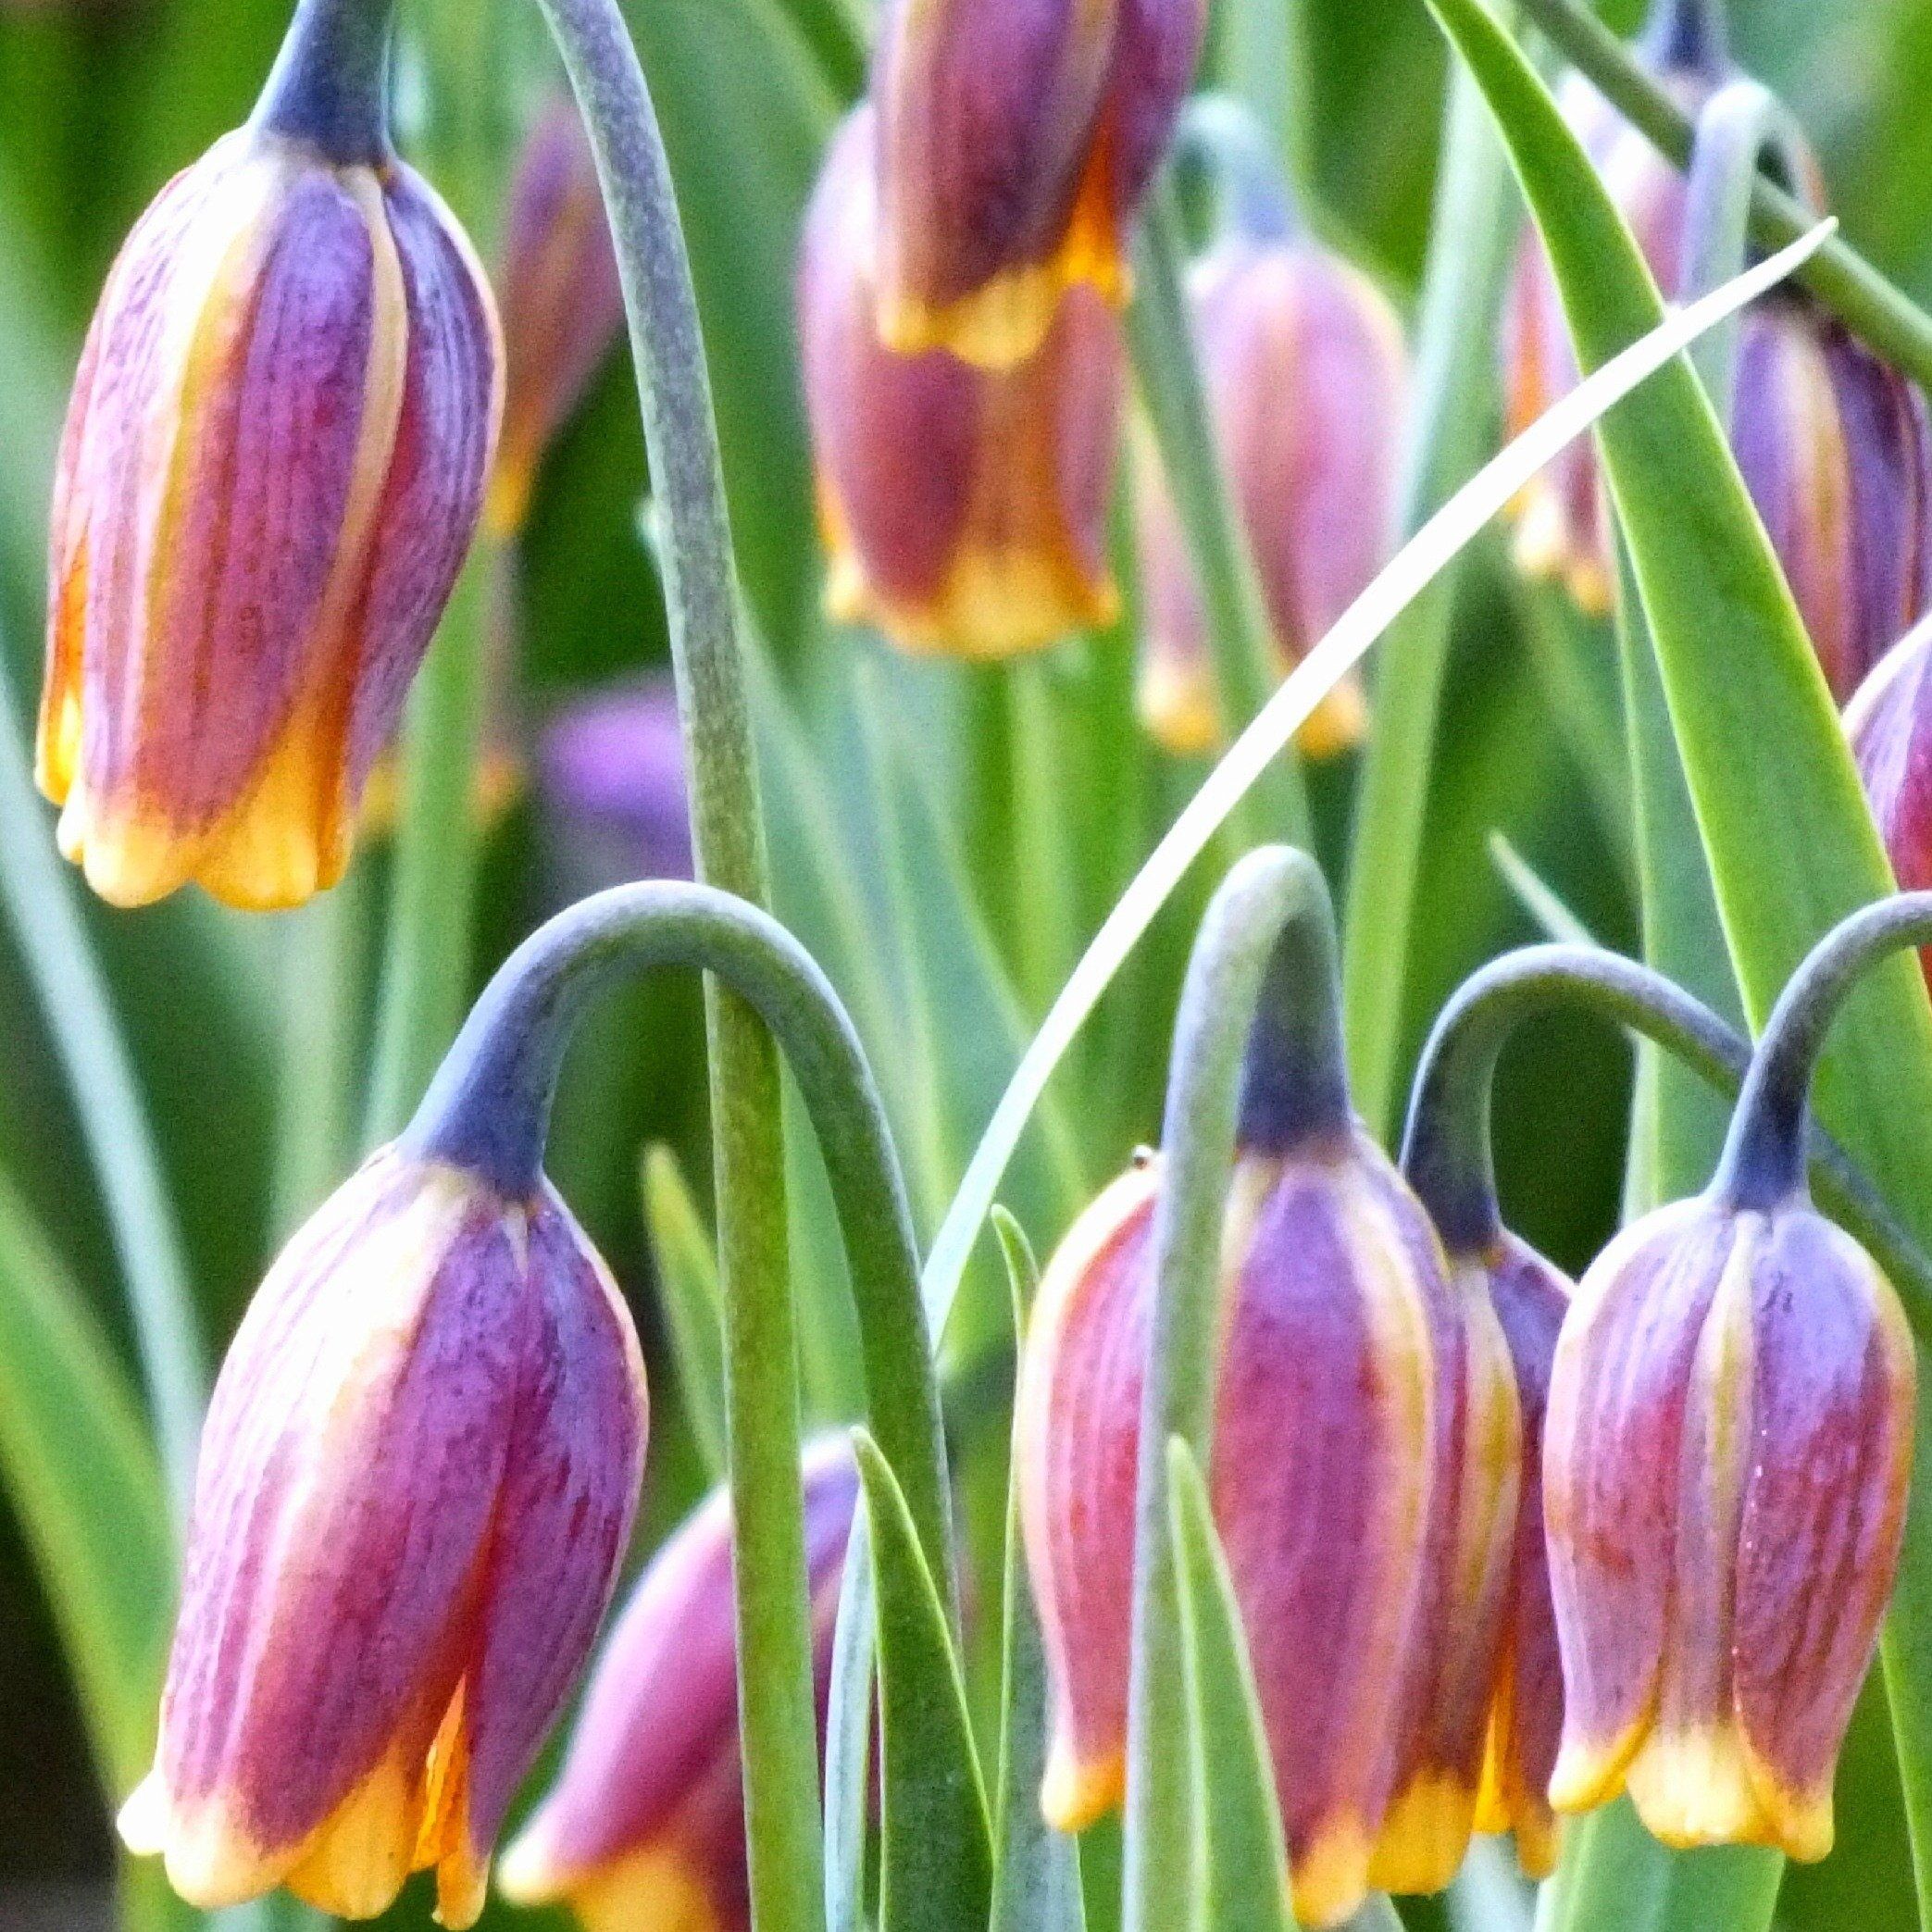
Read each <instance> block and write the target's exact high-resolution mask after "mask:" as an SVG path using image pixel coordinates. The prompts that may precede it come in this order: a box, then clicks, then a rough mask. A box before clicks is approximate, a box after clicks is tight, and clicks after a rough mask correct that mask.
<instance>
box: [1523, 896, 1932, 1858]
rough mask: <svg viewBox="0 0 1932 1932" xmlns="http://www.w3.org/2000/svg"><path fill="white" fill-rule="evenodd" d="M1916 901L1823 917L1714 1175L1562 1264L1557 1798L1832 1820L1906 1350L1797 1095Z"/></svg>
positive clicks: (1660, 1830) (1814, 1827)
mask: <svg viewBox="0 0 1932 1932" xmlns="http://www.w3.org/2000/svg"><path fill="white" fill-rule="evenodd" d="M1901 911H1903V912H1905V913H1908V914H1916V915H1918V916H1919V917H1918V924H1917V926H1916V927H1915V928H1913V927H1908V926H1906V925H1903V924H1901V923H1900V922H1899V920H1898V917H1897V916H1898V914H1899V913H1900V912H1901ZM1924 913H1925V902H1924V901H1923V900H1921V901H1919V902H1918V903H1917V904H1913V902H1909V901H1892V902H1881V903H1880V904H1879V905H1877V906H1876V907H1872V908H1867V910H1866V911H1865V912H1864V913H1863V914H1859V915H1855V916H1853V917H1852V918H1851V919H1850V920H1848V921H1846V923H1845V925H1844V926H1843V927H1841V928H1840V929H1839V930H1838V931H1837V932H1835V933H1833V934H1831V935H1829V936H1827V938H1826V940H1825V941H1822V942H1821V944H1820V945H1819V947H1818V948H1817V949H1816V951H1815V952H1814V954H1813V955H1812V957H1811V959H1809V960H1807V961H1806V963H1805V965H1804V966H1801V968H1800V970H1799V972H1798V973H1797V974H1795V975H1794V976H1793V978H1792V980H1791V983H1790V984H1789V986H1788V987H1787V989H1786V991H1785V993H1784V995H1783V997H1782V998H1781V999H1780V1001H1779V1003H1778V1005H1777V1007H1776V1010H1775V1011H1774V1012H1773V1014H1772V1016H1771V1018H1770V1020H1769V1021H1768V1022H1767V1024H1766V1027H1765V1029H1764V1037H1763V1039H1762V1041H1760V1043H1759V1046H1758V1049H1757V1052H1756V1054H1755V1056H1754V1058H1753V1061H1752V1064H1751V1073H1750V1075H1749V1077H1748V1078H1747V1079H1746V1082H1745V1088H1744V1092H1743V1095H1742V1096H1741V1098H1740V1100H1739V1106H1738V1111H1737V1114H1736V1116H1734V1118H1733V1122H1732V1126H1731V1131H1730V1135H1729V1139H1728V1142H1727V1144H1726V1150H1725V1154H1724V1158H1723V1160H1722V1162H1721V1163H1720V1165H1719V1169H1718V1173H1717V1177H1716V1178H1715V1179H1714V1181H1713V1183H1712V1185H1711V1187H1710V1189H1709V1190H1707V1191H1706V1192H1705V1193H1704V1194H1703V1195H1701V1196H1700V1197H1699V1198H1698V1199H1696V1200H1693V1201H1685V1202H1678V1203H1674V1204H1673V1205H1671V1206H1668V1207H1664V1208H1661V1209H1659V1210H1658V1211H1657V1212H1655V1213H1654V1214H1651V1215H1646V1216H1644V1217H1643V1219H1641V1220H1639V1221H1638V1222H1636V1223H1634V1224H1633V1225H1632V1226H1631V1227H1629V1228H1626V1229H1625V1231H1624V1232H1623V1233H1622V1234H1621V1235H1620V1236H1619V1237H1618V1238H1617V1239H1616V1240H1614V1241H1613V1242H1612V1243H1611V1245H1610V1246H1609V1247H1608V1248H1607V1249H1606V1250H1605V1251H1604V1253H1602V1255H1601V1256H1600V1257H1599V1258H1598V1260H1597V1261H1596V1263H1595V1264H1594V1265H1592V1266H1591V1267H1590V1269H1589V1272H1588V1273H1587V1274H1586V1275H1585V1276H1584V1278H1583V1280H1582V1282H1581V1283H1580V1284H1579V1286H1578V1288H1577V1300H1576V1304H1575V1308H1574V1311H1573V1313H1572V1315H1571V1318H1570V1320H1569V1322H1568V1323H1567V1324H1566V1325H1565V1326H1564V1330H1563V1333H1562V1335H1561V1337H1560V1338H1559V1340H1558V1342H1557V1347H1556V1356H1555V1362H1554V1366H1553V1369H1552V1377H1551V1385H1550V1403H1549V1412H1548V1417H1547V1421H1546V1425H1545V1448H1544V1465H1543V1489H1544V1508H1545V1517H1546V1527H1547V1529H1548V1535H1549V1548H1550V1575H1551V1586H1552V1595H1553V1598H1554V1602H1555V1607H1556V1619H1557V1630H1558V1635H1559V1639H1560V1641H1561V1646H1562V1652H1563V1667H1564V1683H1565V1686H1566V1693H1567V1699H1566V1705H1565V1710H1564V1730H1563V1744H1562V1750H1561V1752H1560V1754H1559V1756H1558V1759H1557V1763H1556V1767H1555V1772H1554V1775H1553V1776H1552V1782H1551V1799H1552V1802H1553V1803H1554V1805H1555V1806H1556V1808H1557V1809H1558V1810H1559V1811H1575V1810H1581V1809H1583V1808H1585V1807H1587V1806H1589V1805H1593V1804H1599V1803H1602V1802H1603V1801H1605V1800H1607V1799H1609V1798H1612V1797H1614V1796H1615V1794H1616V1793H1617V1792H1618V1791H1619V1790H1622V1789H1628V1791H1629V1794H1630V1797H1631V1799H1632V1800H1633V1801H1634V1802H1635V1803H1636V1806H1637V1809H1638V1812H1639V1815H1640V1816H1641V1817H1642V1818H1643V1820H1644V1822H1645V1824H1646V1825H1648V1826H1650V1828H1651V1830H1652V1832H1654V1833H1655V1834H1656V1835H1657V1836H1658V1837H1659V1838H1661V1839H1664V1841H1665V1842H1666V1843H1668V1844H1672V1845H1679V1846H1688V1845H1708V1844H1739V1843H1743V1844H1761V1845H1773V1846H1776V1847H1777V1848H1779V1849H1780V1850H1782V1851H1785V1852H1787V1853H1788V1854H1789V1855H1790V1856H1791V1857H1793V1858H1799V1859H1815V1858H1821V1857H1823V1856H1824V1854H1825V1853H1826V1851H1829V1849H1830V1847H1831V1840H1832V1810H1831V1778H1832V1772H1833V1769H1834V1766H1835V1764H1836V1762H1837V1758H1838V1753H1839V1746H1840V1745H1841V1743H1842V1742H1843V1740H1844V1735H1845V1727H1846V1726H1847V1724H1848V1723H1849V1722H1850V1720H1851V1708H1852V1704H1853V1702H1854V1701H1855V1700H1856V1698H1857V1695H1858V1689H1859V1686H1860V1684H1861V1683H1862V1682H1863V1678H1864V1675H1865V1671H1866V1668H1867V1666H1868V1665H1869V1664H1870V1663H1871V1659H1872V1653H1873V1651H1874V1649H1875V1648H1876V1643H1877V1638H1878V1627H1879V1623H1880V1620H1881V1618H1882V1616H1883V1614H1884V1610H1885V1603H1886V1599H1887V1597H1888V1594H1889V1592H1890V1589H1891V1583H1892V1577H1893V1575H1894V1574H1895V1571H1896V1568H1897V1564H1898V1556H1899V1547H1900V1541H1901V1537H1902V1534H1903V1528H1904V1513H1905V1490H1906V1482H1907V1478H1908V1477H1909V1475H1910V1472H1911V1464H1912V1435H1913V1427H1912V1422H1913V1385H1914V1376H1915V1365H1914V1359H1913V1350H1912V1343H1911V1338H1910V1336H1909V1334H1908V1333H1907V1330H1906V1327H1905V1318H1904V1314H1903V1311H1902V1310H1901V1307H1900V1305H1899V1301H1898V1297H1897V1295H1896V1294H1895V1293H1894V1291H1893V1290H1892V1288H1891V1285H1890V1284H1889V1282H1888V1280H1887V1279H1886V1278H1885V1276H1884V1274H1883V1273H1882V1272H1881V1271H1880V1269H1879V1267H1878V1266H1877V1265H1876V1262H1874V1260H1873V1259H1872V1257H1871V1256H1870V1255H1869V1254H1868V1253H1865V1251H1864V1249H1863V1247H1861V1246H1860V1245H1859V1243H1858V1242H1857V1241H1855V1240H1852V1238H1851V1236H1850V1235H1848V1234H1846V1233H1845V1232H1843V1231H1842V1230H1841V1229H1840V1228H1838V1227H1836V1226H1834V1225H1833V1223H1831V1222H1830V1221H1828V1220H1826V1218H1825V1216H1824V1215H1821V1214H1819V1213H1818V1211H1817V1210H1816V1209H1815V1208H1814V1206H1813V1205H1812V1203H1811V1200H1810V1197H1809V1194H1808V1192H1807V1190H1806V1184H1805V1162H1806V1156H1807V1146H1808V1142H1807V1135H1808V1125H1809V1116H1808V1112H1807V1106H1806V1098H1805V1096H1806V1089H1807V1088H1808V1086H1809V1084H1810V1079H1811V1072H1812V1065H1813V1062H1814V1058H1815V1055H1816V1052H1817V1048H1818V1043H1819V1041H1821V1040H1822V1038H1823V1035H1824V1032H1825V1028H1826V1023H1827V1020H1828V1015H1829V1012H1830V1010H1831V1008H1832V1007H1833V1006H1835V1005H1836V1003H1837V1002H1838V1000H1839V998H1840V997H1841V996H1842V994H1843V993H1844V991H1846V990H1847V989H1848V988H1849V987H1850V985H1851V983H1852V981H1853V979H1854V978H1855V976H1856V974H1857V973H1858V971H1859V970H1861V969H1862V966H1863V964H1864V963H1865V961H1866V960H1868V959H1869V958H1870V957H1871V956H1873V954H1874V953H1875V952H1876V951H1880V950H1890V949H1891V948H1892V947H1893V946H1895V945H1896V944H1898V943H1899V942H1900V941H1901V939H1903V938H1911V937H1914V936H1915V937H1919V938H1923V937H1924V936H1925V932H1926V929H1927V926H1928V924H1932V921H1928V919H1927V918H1926V916H1924ZM1875 939H1876V941H1878V944H1876V945H1874V944H1873V941H1874V940H1875Z"/></svg>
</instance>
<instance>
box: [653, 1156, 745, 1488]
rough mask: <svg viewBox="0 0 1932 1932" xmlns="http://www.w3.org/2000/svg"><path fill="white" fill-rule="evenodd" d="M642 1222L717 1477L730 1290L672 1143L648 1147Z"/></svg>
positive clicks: (682, 1387) (688, 1401)
mask: <svg viewBox="0 0 1932 1932" xmlns="http://www.w3.org/2000/svg"><path fill="white" fill-rule="evenodd" d="M643 1189H644V1225H645V1227H646V1228H649V1230H650V1234H651V1253H652V1254H653V1256H654V1258H655V1260H656V1263H657V1284H658V1288H659V1290H661V1292H662V1295H663V1303H664V1318H665V1325H666V1326H667V1327H668V1328H669V1330H670V1336H671V1360H672V1361H673V1362H674V1363H675V1364H676V1365H677V1369H678V1392H679V1395H681V1396H682V1397H683V1399H684V1413H685V1415H686V1416H687V1417H688V1418H689V1419H690V1422H691V1432H692V1436H694V1437H695V1438H696V1440H697V1445H698V1453H699V1454H700V1455H701V1456H702V1457H703V1458H704V1474H705V1475H706V1476H707V1477H710V1479H711V1480H712V1481H713V1482H717V1481H718V1480H719V1479H721V1478H722V1477H723V1476H724V1474H725V1465H726V1443H725V1346H724V1290H722V1289H721V1288H720V1287H719V1286H718V1279H717V1253H716V1251H715V1250H714V1249H713V1248H712V1245H711V1237H710V1236H709V1235H708V1234H707V1233H706V1232H705V1231H704V1217H703V1216H702V1215H700V1214H699V1213H698V1205H697V1203H696V1202H694V1201H693V1200H692V1198H691V1189H690V1188H689V1187H688V1186H687V1185H686V1184H685V1179H684V1176H683V1173H682V1172H681V1171H680V1169H679V1165H678V1156H677V1155H676V1154H675V1153H672V1152H671V1150H670V1149H669V1148H668V1147H652V1148H648V1149H646V1150H645V1153H644V1165H643Z"/></svg>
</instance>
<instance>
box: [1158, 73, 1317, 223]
mask: <svg viewBox="0 0 1932 1932" xmlns="http://www.w3.org/2000/svg"><path fill="white" fill-rule="evenodd" d="M1173 152H1174V165H1175V166H1176V167H1177V168H1180V167H1184V166H1185V165H1187V164H1189V163H1192V164H1194V165H1196V166H1198V167H1199V168H1201V169H1202V170H1203V173H1204V174H1205V175H1206V176H1207V178H1208V180H1209V181H1211V182H1212V183H1213V185H1214V187H1215V199H1216V202H1217V204H1218V219H1219V221H1220V223H1221V226H1222V227H1223V228H1224V229H1232V230H1233V231H1235V232H1236V233H1237V234H1240V235H1241V236H1243V237H1246V238H1248V239H1250V240H1255V241H1267V242H1280V241H1287V240H1290V238H1291V237H1293V236H1295V235H1297V234H1299V233H1300V232H1301V231H1302V226H1303V223H1302V217H1301V211H1300V210H1299V209H1298V208H1297V206H1295V198H1294V191H1293V188H1292V187H1291V186H1290V182H1289V181H1288V179H1287V177H1286V176H1285V175H1284V174H1283V172H1282V168H1281V161H1280V156H1279V155H1278V152H1277V151H1276V148H1275V146H1274V144H1273V143H1272V142H1270V140H1269V139H1268V134H1267V131H1266V130H1265V128H1264V127H1263V126H1262V124H1261V121H1260V118H1258V117H1257V116H1256V114H1255V113H1254V111H1253V108H1251V107H1249V106H1247V105H1246V104H1245V103H1243V102H1241V101H1239V100H1237V99H1236V98H1235V97H1234V96H1233V95H1232V94H1226V93H1203V94H1196V95H1195V96H1194V98H1193V99H1192V100H1191V101H1190V102H1189V103H1188V105H1187V106H1186V108H1185V109H1184V110H1183V111H1182V113H1181V117H1180V124H1179V126H1178V127H1177V128H1176V129H1175V131H1174V150H1173Z"/></svg>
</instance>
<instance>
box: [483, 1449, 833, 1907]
mask: <svg viewBox="0 0 1932 1932" xmlns="http://www.w3.org/2000/svg"><path fill="white" fill-rule="evenodd" d="M804 1496H805V1556H806V1568H807V1575H808V1577H809V1581H810V1587H811V1592H812V1627H813V1650H814V1660H815V1668H816V1677H817V1684H818V1692H819V1697H820V1700H821V1708H822V1700H823V1699H824V1696H825V1694H826V1691H827V1688H828V1685H829V1678H830V1672H831V1649H832V1631H833V1626H834V1624H835V1622H836V1619H837V1613H838V1603H839V1583H840V1577H841V1573H842V1570H843V1565H844V1560H845V1543H846V1539H847V1537H848V1536H849V1534H850V1533H851V1529H852V1516H853V1510H854V1505H855V1503H856V1502H857V1498H858V1477H857V1472H856V1470H855V1469H854V1465H853V1460H852V1452H851V1450H850V1448H849V1447H848V1445H847V1444H846V1442H845V1441H844V1440H843V1439H842V1438H840V1439H838V1440H834V1441H829V1442H825V1443H821V1444H818V1445H816V1447H814V1448H812V1449H810V1450H808V1451H807V1452H806V1457H805V1467H804ZM498 1883H499V1886H500V1888H501V1889H502V1890H503V1892H504V1894H505V1897H506V1898H509V1899H511V1900H513V1901H515V1902H517V1903H518V1904H523V1905H538V1904H544V1903H547V1902H549V1901H553V1900H565V1901H567V1902H568V1903H569V1905H570V1908H571V1910H572V1911H573V1912H574V1913H576V1914H577V1916H578V1917H579V1918H580V1920H581V1921H582V1922H583V1924H584V1925H585V1926H587V1927H589V1928H590V1932H747V1928H748V1927H749V1925H750V1905H749V1893H748V1889H747V1880H746V1874H745V1849H744V1796H743V1772H742V1765H741V1763H740V1759H739V1738H738V1678H737V1659H736V1653H735V1651H734V1648H733V1622H732V1588H731V1519H730V1505H729V1498H728V1497H727V1496H726V1495H725V1494H724V1493H723V1492H722V1491H720V1492H718V1493H717V1494H715V1495H714V1496H712V1497H711V1498H710V1499H709V1501H707V1502H705V1503H704V1505H703V1506H702V1507H701V1508H700V1509H699V1510H698V1511H697V1512H696V1514H693V1515H692V1517H691V1518H690V1519H689V1520H688V1521H687V1522H686V1523H685V1524H684V1525H683V1527H681V1528H680V1529H679V1530H678V1531H677V1533H676V1534H675V1535H674V1536H672V1537H671V1539H670V1540H669V1541H668V1542H667V1543H666V1544H665V1545H664V1547H663V1548H662V1549H661V1550H660V1551H659V1552H657V1554H656V1556H655V1557H654V1558H653V1559H652V1562H651V1565H650V1567H649V1568H648V1569H647V1570H646V1571H645V1572H644V1574H643V1577H642V1578H641V1579H640V1581H639V1583H638V1586H637V1589H636V1591H635V1593H634V1594H633V1595H632V1597H631V1599H630V1602H629V1606H628V1607H627V1608H626V1609H625V1611H624V1613H623V1614H622V1615H621V1616H620V1617H619V1618H618V1619H617V1624H616V1626H615V1627H614V1628H613V1629H612V1631H611V1634H610V1638H609V1639H608V1641H607V1642H606V1643H605V1647H604V1654H603V1656H602V1657H601V1658H600V1659H599V1661H598V1664H597V1666H596V1669H595V1671H594V1672H593V1674H592V1678H591V1688H590V1689H589V1691H588V1692H587V1693H586V1695H585V1698H584V1704H583V1710H582V1713H581V1714H580V1717H579V1719H578V1723H577V1729H576V1731H575V1734H574V1735H573V1736H572V1738H571V1739H570V1747H569V1751H568V1752H567V1756H566V1758H565V1761H564V1768H563V1773H562V1775H561V1776H560V1777H559V1778H558V1780H557V1784H556V1787H555V1789H554V1790H553V1791H552V1792H551V1793H550V1795H549V1796H548V1797H547V1798H545V1799H544V1801H542V1804H541V1805H540V1806H539V1807H538V1809H537V1811H536V1813H535V1814H534V1816H533V1817H532V1818H531V1819H530V1823H529V1824H528V1825H527V1826H525V1827H524V1829H523V1832H522V1834H521V1835H520V1836H519V1837H518V1838H517V1840H516V1841H515V1842H514V1843H513V1844H512V1845H511V1846H510V1848H509V1850H508V1851H506V1852H505V1854H504V1859H503V1865H502V1869H501V1872H500V1874H499V1877H498Z"/></svg>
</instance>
